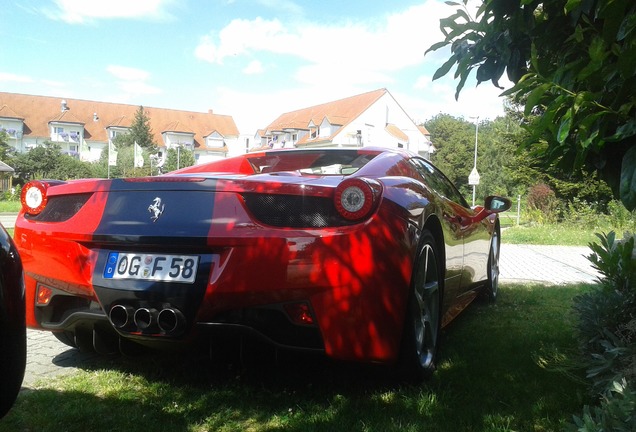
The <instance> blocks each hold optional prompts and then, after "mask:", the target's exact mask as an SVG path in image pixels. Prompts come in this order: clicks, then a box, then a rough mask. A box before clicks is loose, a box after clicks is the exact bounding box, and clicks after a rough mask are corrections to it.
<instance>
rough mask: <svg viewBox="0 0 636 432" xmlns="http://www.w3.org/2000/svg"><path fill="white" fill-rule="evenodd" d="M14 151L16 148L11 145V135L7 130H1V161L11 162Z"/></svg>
mask: <svg viewBox="0 0 636 432" xmlns="http://www.w3.org/2000/svg"><path fill="white" fill-rule="evenodd" d="M13 153H14V150H13V148H12V147H11V146H10V145H9V135H8V134H7V133H6V132H5V131H3V130H0V161H2V162H4V163H9V162H8V161H9V159H11V157H13ZM9 165H10V164H9Z"/></svg>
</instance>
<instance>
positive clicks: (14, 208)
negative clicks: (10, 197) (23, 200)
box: [0, 201, 21, 213]
mask: <svg viewBox="0 0 636 432" xmlns="http://www.w3.org/2000/svg"><path fill="white" fill-rule="evenodd" d="M20 207H21V204H20V201H0V213H17V212H19V211H20Z"/></svg>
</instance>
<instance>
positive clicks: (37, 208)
mask: <svg viewBox="0 0 636 432" xmlns="http://www.w3.org/2000/svg"><path fill="white" fill-rule="evenodd" d="M46 189H47V184H46V183H42V182H40V181H31V182H29V183H27V184H26V185H24V187H23V188H22V194H21V196H20V200H21V201H22V206H23V207H24V210H25V211H26V212H27V213H28V214H32V215H36V214H39V213H40V212H41V211H42V210H44V207H46V203H47V201H48V198H47V196H46Z"/></svg>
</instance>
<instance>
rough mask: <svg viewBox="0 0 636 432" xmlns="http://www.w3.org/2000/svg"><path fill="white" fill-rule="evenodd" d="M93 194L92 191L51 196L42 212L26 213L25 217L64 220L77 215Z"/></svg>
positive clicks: (47, 220)
mask: <svg viewBox="0 0 636 432" xmlns="http://www.w3.org/2000/svg"><path fill="white" fill-rule="evenodd" d="M91 195H92V193H85V194H75V195H61V196H53V197H49V201H48V203H47V204H46V207H45V208H44V210H43V211H42V212H41V213H40V214H37V215H35V216H33V215H29V214H25V215H24V217H25V218H26V219H30V220H35V221H39V222H64V221H65V220H68V219H70V218H71V217H72V216H73V215H75V214H76V213H77V212H78V211H79V210H80V209H81V208H82V206H83V205H84V204H86V201H88V199H89V198H90V197H91Z"/></svg>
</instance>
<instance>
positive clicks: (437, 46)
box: [424, 41, 450, 55]
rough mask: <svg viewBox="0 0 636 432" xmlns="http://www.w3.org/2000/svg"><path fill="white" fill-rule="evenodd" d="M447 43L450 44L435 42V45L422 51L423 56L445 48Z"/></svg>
mask: <svg viewBox="0 0 636 432" xmlns="http://www.w3.org/2000/svg"><path fill="white" fill-rule="evenodd" d="M449 43H450V42H447V41H441V42H437V43H436V44H433V45H431V46H430V47H428V49H427V50H426V51H424V55H426V54H428V53H429V52H430V51H437V50H438V49H440V48H443V47H445V46H446V45H448V44H449Z"/></svg>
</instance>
